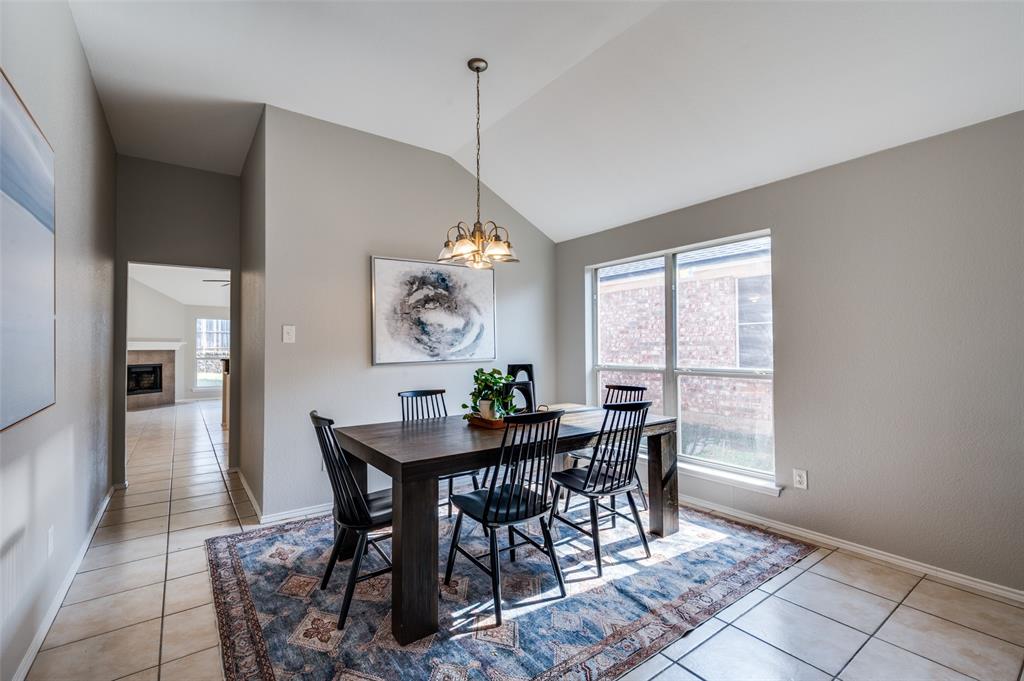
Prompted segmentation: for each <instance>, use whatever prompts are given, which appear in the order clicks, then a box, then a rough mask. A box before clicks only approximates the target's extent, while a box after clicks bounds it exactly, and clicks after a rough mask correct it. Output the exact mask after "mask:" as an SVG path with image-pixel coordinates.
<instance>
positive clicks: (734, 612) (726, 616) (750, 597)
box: [715, 589, 768, 622]
mask: <svg viewBox="0 0 1024 681" xmlns="http://www.w3.org/2000/svg"><path fill="white" fill-rule="evenodd" d="M766 598H768V594H767V593H765V592H764V591H758V590H756V589H755V590H754V591H751V592H750V593H748V594H747V595H746V596H744V597H743V598H741V599H739V600H738V601H736V602H735V603H733V604H732V605H730V606H729V607H727V608H725V609H724V610H720V611H718V612H717V613H715V617H717V618H718V619H720V620H723V621H725V622H732V621H733V620H735V619H736V618H737V617H739V616H740V615H742V614H743V613H745V612H746V611H747V610H750V609H751V608H753V607H754V606H755V605H757V604H758V603H760V602H761V601H763V600H764V599H766Z"/></svg>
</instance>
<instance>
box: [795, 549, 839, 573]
mask: <svg viewBox="0 0 1024 681" xmlns="http://www.w3.org/2000/svg"><path fill="white" fill-rule="evenodd" d="M830 553H832V550H831V549H816V550H815V551H814V553H812V554H810V555H807V556H804V557H803V558H801V559H800V560H798V561H797V562H796V563H795V564H794V565H793V567H795V568H796V569H798V570H808V569H810V568H811V566H813V565H814V564H816V563H819V562H821V561H822V560H824V559H825V557H826V556H828V555H829V554H830Z"/></svg>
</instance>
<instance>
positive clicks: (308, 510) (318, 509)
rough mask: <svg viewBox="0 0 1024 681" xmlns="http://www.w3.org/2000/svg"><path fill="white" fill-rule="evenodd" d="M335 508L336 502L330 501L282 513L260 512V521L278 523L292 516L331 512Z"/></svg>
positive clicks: (298, 516) (299, 516)
mask: <svg viewBox="0 0 1024 681" xmlns="http://www.w3.org/2000/svg"><path fill="white" fill-rule="evenodd" d="M333 508H334V504H333V503H331V502H328V503H326V504H317V505H316V506H307V507H305V508H294V509H292V510H290V511H283V512H281V513H270V514H268V515H263V514H260V523H261V524H263V523H276V522H280V521H282V520H291V519H292V518H301V517H303V516H307V515H313V514H314V513H330V512H331V510H332V509H333Z"/></svg>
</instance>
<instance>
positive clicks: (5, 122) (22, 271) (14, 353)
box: [0, 71, 56, 430]
mask: <svg viewBox="0 0 1024 681" xmlns="http://www.w3.org/2000/svg"><path fill="white" fill-rule="evenodd" d="M0 81H2V82H0V88H2V89H0V430H2V429H4V428H7V427H8V426H11V425H13V424H14V423H17V422H18V421H21V420H22V419H24V418H27V417H29V416H31V415H32V414H34V413H36V412H37V411H39V410H41V409H45V408H46V407H48V406H50V405H51V404H53V403H54V401H55V400H56V389H55V385H54V374H55V367H54V362H55V354H54V353H55V347H56V330H55V326H54V323H55V322H54V316H55V314H54V310H55V306H56V302H55V299H54V289H55V282H54V275H55V272H54V224H55V221H54V209H55V204H54V185H53V167H54V166H53V149H52V148H51V147H50V144H49V143H48V142H47V141H46V137H44V136H43V133H42V131H41V130H40V129H39V126H38V125H36V122H35V120H34V119H33V118H32V115H31V114H30V113H29V111H28V108H26V106H25V104H24V103H23V102H22V101H21V98H20V97H18V94H17V92H15V90H14V86H12V85H11V83H10V81H9V80H7V75H6V74H5V73H3V72H2V71H0Z"/></svg>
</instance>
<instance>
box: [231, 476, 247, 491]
mask: <svg viewBox="0 0 1024 681" xmlns="http://www.w3.org/2000/svg"><path fill="white" fill-rule="evenodd" d="M227 484H228V489H229V490H243V489H245V486H244V485H243V484H242V479H241V478H240V477H238V476H237V475H235V474H232V473H229V474H228V476H227Z"/></svg>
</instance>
